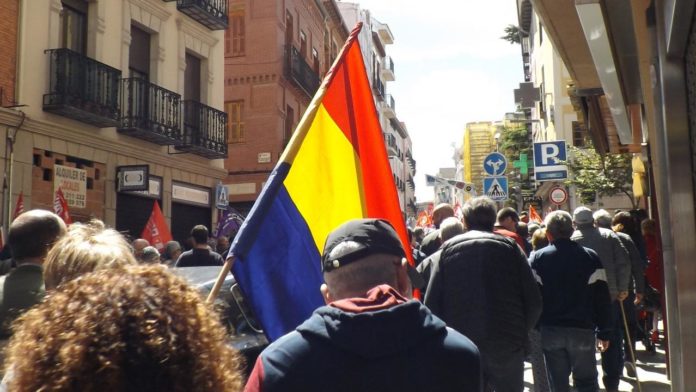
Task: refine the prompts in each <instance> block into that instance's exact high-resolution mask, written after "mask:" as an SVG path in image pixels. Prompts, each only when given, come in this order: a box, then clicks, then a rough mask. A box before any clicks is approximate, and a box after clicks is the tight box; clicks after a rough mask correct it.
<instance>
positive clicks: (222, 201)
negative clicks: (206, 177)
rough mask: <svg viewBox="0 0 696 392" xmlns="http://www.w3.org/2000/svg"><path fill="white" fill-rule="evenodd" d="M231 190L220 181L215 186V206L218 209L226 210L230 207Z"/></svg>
mask: <svg viewBox="0 0 696 392" xmlns="http://www.w3.org/2000/svg"><path fill="white" fill-rule="evenodd" d="M229 198H230V190H229V188H227V186H226V185H223V184H222V183H218V184H217V186H216V187H215V207H216V208H217V209H218V210H226V209H227V207H229V202H230V201H229Z"/></svg>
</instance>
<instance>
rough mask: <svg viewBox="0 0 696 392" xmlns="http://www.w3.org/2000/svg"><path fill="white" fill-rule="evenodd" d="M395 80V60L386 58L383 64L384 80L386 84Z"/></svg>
mask: <svg viewBox="0 0 696 392" xmlns="http://www.w3.org/2000/svg"><path fill="white" fill-rule="evenodd" d="M395 79H396V77H395V75H394V60H392V58H391V57H390V56H385V57H384V61H383V62H382V80H384V81H385V82H393V81H394V80H395Z"/></svg>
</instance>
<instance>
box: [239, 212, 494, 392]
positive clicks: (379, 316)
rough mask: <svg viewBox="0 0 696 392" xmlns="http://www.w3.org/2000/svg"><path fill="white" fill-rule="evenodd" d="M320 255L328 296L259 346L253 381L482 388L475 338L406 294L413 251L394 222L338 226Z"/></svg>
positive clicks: (266, 387)
mask: <svg viewBox="0 0 696 392" xmlns="http://www.w3.org/2000/svg"><path fill="white" fill-rule="evenodd" d="M321 263H322V270H323V273H324V280H325V282H326V283H325V284H323V285H322V286H321V288H320V290H321V293H322V295H323V296H324V298H325V300H326V303H327V304H328V305H327V306H323V307H321V308H319V309H317V310H316V311H315V312H314V314H313V315H312V316H311V317H310V318H309V319H308V320H307V321H305V322H304V323H303V324H302V325H300V326H299V327H297V329H296V330H295V331H293V332H291V333H289V334H287V335H285V336H283V337H281V338H280V339H278V340H277V341H276V342H274V343H273V344H271V345H270V346H269V347H267V348H266V349H265V350H264V351H263V352H262V353H261V355H260V356H259V358H258V359H257V361H256V364H255V366H254V370H253V371H252V374H251V376H250V377H249V381H248V383H247V386H246V389H245V390H246V391H261V390H263V391H275V390H302V391H366V390H374V391H429V390H433V391H435V390H437V391H444V390H457V391H480V390H481V381H480V378H481V373H480V369H481V365H480V361H479V354H478V350H477V349H476V346H474V344H473V343H472V342H471V341H470V340H469V339H467V338H466V337H464V336H463V335H461V334H460V333H458V332H456V331H454V330H452V329H450V328H448V327H447V326H446V325H445V323H444V322H443V321H442V320H440V319H439V318H437V317H436V316H434V315H433V314H432V313H431V312H430V311H429V310H428V309H427V308H426V307H425V306H423V305H422V304H421V303H420V302H418V301H415V300H409V299H408V297H409V296H410V292H411V284H410V283H409V280H408V275H407V261H406V259H405V253H404V249H403V247H402V244H401V240H400V239H399V236H398V235H397V233H396V231H395V230H394V228H393V227H392V226H391V225H390V224H389V222H387V221H385V220H381V219H356V220H351V221H349V222H346V223H344V224H343V225H341V226H339V227H338V228H336V229H335V230H334V231H332V232H331V233H330V234H329V236H328V238H327V239H326V244H325V246H324V252H323V254H322V257H321Z"/></svg>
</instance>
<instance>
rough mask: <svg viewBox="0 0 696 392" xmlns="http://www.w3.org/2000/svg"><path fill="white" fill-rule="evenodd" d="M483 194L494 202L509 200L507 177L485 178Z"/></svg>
mask: <svg viewBox="0 0 696 392" xmlns="http://www.w3.org/2000/svg"><path fill="white" fill-rule="evenodd" d="M483 193H484V194H485V195H486V196H488V197H490V198H491V199H493V200H494V201H504V200H507V199H508V180H507V177H505V176H497V177H484V178H483Z"/></svg>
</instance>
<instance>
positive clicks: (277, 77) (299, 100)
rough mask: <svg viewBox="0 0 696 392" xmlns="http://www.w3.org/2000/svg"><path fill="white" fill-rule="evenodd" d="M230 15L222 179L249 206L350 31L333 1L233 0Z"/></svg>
mask: <svg viewBox="0 0 696 392" xmlns="http://www.w3.org/2000/svg"><path fill="white" fill-rule="evenodd" d="M228 15H229V22H230V27H229V29H228V30H227V32H226V37H225V51H224V56H225V79H224V88H225V93H224V94H225V111H226V112H227V115H228V118H229V123H228V129H229V131H228V134H229V142H230V144H229V156H228V159H227V160H226V161H225V168H226V170H227V171H228V176H227V178H226V180H225V183H226V184H227V187H228V188H229V194H230V201H231V202H232V206H233V207H235V208H236V209H238V210H239V211H241V212H243V213H246V212H248V211H249V210H250V208H251V206H252V205H253V203H254V201H255V200H256V198H257V197H258V195H259V193H260V191H261V189H262V187H263V184H264V183H265V182H266V180H267V179H268V176H269V175H270V173H271V171H272V170H273V168H274V167H275V165H276V163H277V161H278V159H279V158H280V155H281V154H282V152H283V150H284V149H285V146H286V145H287V143H288V141H289V140H290V137H291V135H292V133H293V132H294V130H295V127H296V126H297V124H298V123H299V121H300V118H301V117H302V115H303V114H304V112H305V110H306V109H307V106H308V105H309V103H310V101H311V99H312V97H313V96H314V94H315V92H316V91H317V89H318V88H319V85H320V83H321V78H322V77H323V76H324V75H325V73H326V72H327V71H328V69H329V68H330V66H331V64H332V63H333V61H334V60H335V58H336V56H337V55H338V52H339V50H340V49H341V47H342V46H343V43H344V42H345V40H346V39H347V37H348V33H349V31H348V30H347V28H346V27H345V25H344V24H343V21H342V20H341V18H340V15H339V12H338V9H337V8H336V4H335V1H334V0H316V1H303V0H287V1H284V2H276V1H274V0H254V1H251V0H231V1H230V2H229V11H228Z"/></svg>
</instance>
